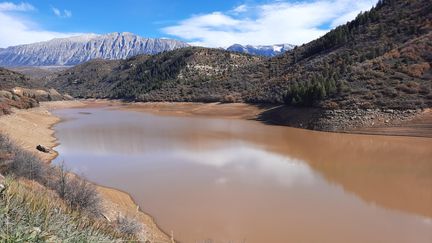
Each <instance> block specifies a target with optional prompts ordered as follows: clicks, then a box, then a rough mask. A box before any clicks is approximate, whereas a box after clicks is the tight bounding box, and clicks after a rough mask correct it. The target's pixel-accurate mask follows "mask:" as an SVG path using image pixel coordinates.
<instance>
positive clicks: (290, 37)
mask: <svg viewBox="0 0 432 243" xmlns="http://www.w3.org/2000/svg"><path fill="white" fill-rule="evenodd" d="M375 3H376V0H307V1H306V0H305V1H301V0H296V1H293V0H199V1H195V0H153V1H150V0H121V1H108V0H104V1H103V0H56V1H54V0H27V1H1V0H0V47H7V46H10V45H17V44H25V43H32V42H37V41H44V40H49V39H52V38H55V37H67V36H72V35H79V34H85V33H97V34H104V33H110V32H132V33H135V34H139V35H141V36H144V37H165V38H175V39H180V40H184V41H187V42H189V43H192V44H195V45H202V46H211V47H221V46H228V45H231V44H233V43H240V44H255V45H257V44H276V43H291V44H302V43H305V42H307V41H310V40H313V39H315V38H317V37H319V36H321V35H323V34H324V33H325V32H327V31H328V30H330V29H331V28H334V27H335V26H337V25H339V24H342V23H345V22H346V21H348V20H351V19H353V18H354V17H355V16H356V15H357V14H358V13H359V12H360V11H365V10H368V9H370V7H371V6H373V5H374V4H375Z"/></svg>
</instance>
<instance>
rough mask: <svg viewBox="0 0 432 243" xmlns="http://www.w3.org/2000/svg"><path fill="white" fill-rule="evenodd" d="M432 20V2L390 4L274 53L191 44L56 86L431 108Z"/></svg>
mask: <svg viewBox="0 0 432 243" xmlns="http://www.w3.org/2000/svg"><path fill="white" fill-rule="evenodd" d="M431 20H432V2H430V1H427V0H409V1H408V0H383V1H380V2H379V3H378V4H377V6H376V7H374V8H372V9H371V10H370V11H368V12H365V13H362V14H360V15H359V16H358V17H357V18H356V19H355V20H353V21H351V22H349V23H347V24H345V25H342V26H339V27H337V28H335V29H334V30H332V31H330V32H329V33H327V34H326V35H324V36H323V37H321V38H319V39H317V40H314V41H312V42H310V43H307V44H304V45H302V46H298V47H296V48H295V49H293V50H292V51H289V52H287V53H285V54H283V55H279V56H276V57H274V58H271V59H260V58H257V57H251V56H248V55H243V54H233V53H229V52H224V51H222V50H213V49H204V48H186V49H180V50H175V51H171V52H167V53H162V54H159V55H156V56H153V57H139V58H132V59H129V60H126V61H122V62H120V64H115V63H109V64H106V65H94V64H91V63H89V64H83V66H79V67H76V69H75V68H74V69H71V71H67V72H65V73H63V74H62V75H60V76H59V77H57V78H56V79H54V82H51V83H50V84H49V85H51V86H53V87H55V88H59V89H60V90H63V91H67V92H68V93H70V94H72V95H74V96H80V97H110V98H125V99H133V100H140V101H224V102H250V103H278V104H289V105H296V106H313V107H321V108H326V109H358V108H362V109H368V108H371V109H372V108H388V109H390V108H392V109H413V108H421V107H430V106H432V94H431V90H432V87H431V83H432V82H431V78H432V72H431V68H430V63H431V61H432V56H431V53H432V43H431V38H432V33H431V30H432V23H431ZM86 65H89V66H91V65H93V66H94V72H96V73H98V74H97V75H96V76H97V77H96V78H90V77H87V76H91V75H93V74H90V73H79V72H77V70H80V69H86V70H87V71H90V70H89V68H88V66H86ZM111 70H112V71H111ZM99 73H101V74H103V75H101V74H99ZM88 89H90V90H88Z"/></svg>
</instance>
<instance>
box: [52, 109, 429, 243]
mask: <svg viewBox="0 0 432 243" xmlns="http://www.w3.org/2000/svg"><path fill="white" fill-rule="evenodd" d="M55 113H56V114H58V115H59V116H61V117H62V118H65V121H64V122H62V123H60V124H58V125H57V126H56V127H55V129H56V137H57V138H58V139H59V141H60V143H61V145H60V146H58V147H57V148H56V150H57V151H58V152H59V154H60V156H59V157H58V158H57V159H56V162H59V161H62V160H65V162H66V163H67V165H68V166H69V167H70V168H72V169H73V170H74V171H77V172H79V173H83V174H85V175H86V176H87V177H88V178H89V179H90V180H92V181H94V182H96V183H100V184H102V185H106V186H111V187H115V188H119V189H122V190H124V191H127V192H129V193H130V194H131V195H132V196H133V197H134V199H135V200H136V201H137V202H138V203H139V204H140V206H141V208H143V209H144V210H145V211H146V212H149V213H150V214H151V215H153V216H154V217H155V218H156V219H157V221H158V223H159V224H160V225H161V227H162V228H163V229H164V230H166V231H171V230H172V231H174V235H175V237H176V238H177V239H178V240H180V241H182V242H197V241H198V242H199V241H202V240H206V239H212V240H214V241H213V242H276V243H277V242H431V240H432V220H431V217H432V192H431V190H430V188H432V187H431V186H432V162H431V158H432V151H431V149H430V148H431V146H432V142H431V141H432V140H430V139H417V138H396V137H377V136H358V135H346V134H345V135H343V134H330V133H318V132H310V131H303V130H299V129H291V128H286V127H274V126H266V125H262V124H260V123H257V122H252V121H241V120H229V119H213V118H212V119H206V118H196V117H169V116H156V115H151V114H147V113H140V112H132V111H122V110H114V109H108V108H82V109H66V110H58V111H56V112H55Z"/></svg>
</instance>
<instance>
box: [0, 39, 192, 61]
mask: <svg viewBox="0 0 432 243" xmlns="http://www.w3.org/2000/svg"><path fill="white" fill-rule="evenodd" d="M187 46H189V45H188V44H187V43H185V42H181V41H178V40H172V39H152V38H143V37H141V36H138V35H135V34H132V33H128V32H123V33H119V32H115V33H110V34H106V35H96V34H88V35H82V36H74V37H69V38H56V39H53V40H50V41H44V42H38V43H33V44H26V45H19V46H11V47H8V48H5V49H0V66H6V67H8V66H9V67H10V66H73V65H77V64H80V63H84V62H87V61H89V60H92V59H97V58H101V59H107V60H118V59H125V58H128V57H131V56H135V55H138V54H157V53H160V52H164V51H171V50H174V49H177V48H183V47H187Z"/></svg>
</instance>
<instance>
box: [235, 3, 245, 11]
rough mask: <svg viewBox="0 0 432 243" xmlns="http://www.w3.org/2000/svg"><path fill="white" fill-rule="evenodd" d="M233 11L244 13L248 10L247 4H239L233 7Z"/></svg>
mask: <svg viewBox="0 0 432 243" xmlns="http://www.w3.org/2000/svg"><path fill="white" fill-rule="evenodd" d="M233 11H234V12H235V13H244V12H246V11H247V5H246V4H242V5H239V6H237V7H235V8H234V9H233Z"/></svg>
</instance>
